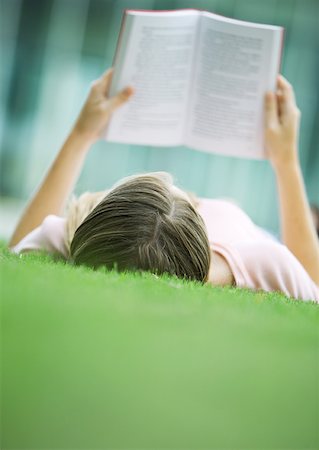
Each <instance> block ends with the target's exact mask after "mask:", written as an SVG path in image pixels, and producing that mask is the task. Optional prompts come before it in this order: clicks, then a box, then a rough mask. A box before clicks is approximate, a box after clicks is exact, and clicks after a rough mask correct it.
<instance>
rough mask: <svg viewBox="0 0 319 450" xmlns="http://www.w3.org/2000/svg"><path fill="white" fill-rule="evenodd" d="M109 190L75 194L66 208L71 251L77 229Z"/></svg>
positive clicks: (68, 243)
mask: <svg viewBox="0 0 319 450" xmlns="http://www.w3.org/2000/svg"><path fill="white" fill-rule="evenodd" d="M107 193H108V191H101V192H85V193H84V194H82V195H80V197H75V196H73V197H72V198H71V200H70V202H69V204H68V206H67V210H66V218H67V220H66V237H65V243H66V247H67V249H68V252H70V245H71V242H72V239H73V236H74V233H75V230H76V229H77V228H78V227H79V226H80V225H81V223H82V222H83V220H84V219H85V218H86V217H87V216H88V215H89V214H90V212H91V211H93V209H94V208H95V207H96V206H97V205H98V204H99V203H100V201H101V200H103V198H104V197H105V196H106V195H107Z"/></svg>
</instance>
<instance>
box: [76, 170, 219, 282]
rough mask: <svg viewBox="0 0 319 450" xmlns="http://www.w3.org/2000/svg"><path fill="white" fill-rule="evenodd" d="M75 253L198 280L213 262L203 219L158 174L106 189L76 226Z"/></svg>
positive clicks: (98, 262)
mask: <svg viewBox="0 0 319 450" xmlns="http://www.w3.org/2000/svg"><path fill="white" fill-rule="evenodd" d="M95 200H97V198H96V199H95ZM70 256H71V259H72V260H73V262H74V263H75V264H85V265H88V266H91V267H94V268H97V267H99V266H105V267H107V268H110V269H112V268H114V267H116V268H117V269H118V270H120V271H123V270H141V271H151V272H153V273H156V274H162V273H169V274H171V275H176V276H178V277H180V278H189V279H193V280H199V281H206V280H207V277H208V271H209V265H210V248H209V242H208V238H207V232H206V229H205V224H204V222H203V219H202V218H201V216H200V215H199V214H198V213H197V211H196V210H195V208H194V207H193V205H192V204H191V203H190V201H188V200H187V199H186V198H182V197H180V196H177V195H174V194H173V192H172V190H171V189H170V183H169V181H167V180H166V179H165V178H163V177H160V176H156V174H154V175H152V174H146V175H139V176H135V177H130V178H128V179H126V180H124V182H122V183H121V184H119V185H117V186H116V187H115V188H113V189H112V190H111V191H109V192H108V193H107V194H106V195H104V197H103V199H102V200H101V201H99V203H98V204H97V205H96V206H95V207H94V208H93V210H92V211H91V212H90V213H89V214H88V215H87V217H86V218H85V219H84V220H83V221H82V223H81V224H80V225H79V226H78V228H77V229H76V231H75V233H74V237H73V239H72V241H71V244H70Z"/></svg>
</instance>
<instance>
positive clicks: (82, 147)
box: [67, 127, 97, 152]
mask: <svg viewBox="0 0 319 450" xmlns="http://www.w3.org/2000/svg"><path fill="white" fill-rule="evenodd" d="M96 140H97V139H96V138H95V137H94V136H92V135H91V134H89V133H83V132H81V131H80V130H78V129H77V128H76V127H74V128H73V129H72V130H71V132H70V134H69V136H68V138H67V141H68V142H71V143H72V144H73V145H72V148H75V149H76V151H77V152H87V151H89V150H90V148H91V146H92V145H93V144H94V143H95V141H96Z"/></svg>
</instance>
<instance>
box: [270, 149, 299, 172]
mask: <svg viewBox="0 0 319 450" xmlns="http://www.w3.org/2000/svg"><path fill="white" fill-rule="evenodd" d="M273 156H274V157H273V158H270V163H271V165H272V167H273V169H274V171H275V172H276V173H277V172H282V171H284V172H286V171H287V170H295V169H296V168H298V167H300V163H299V158H298V151H297V149H296V148H295V147H294V148H290V149H287V151H286V155H285V157H282V158H278V156H277V155H276V154H274V155H273ZM276 156H277V158H276Z"/></svg>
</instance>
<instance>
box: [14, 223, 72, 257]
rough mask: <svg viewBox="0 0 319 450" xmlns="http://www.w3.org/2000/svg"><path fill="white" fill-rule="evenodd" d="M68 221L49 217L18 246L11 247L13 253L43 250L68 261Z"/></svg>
mask: <svg viewBox="0 0 319 450" xmlns="http://www.w3.org/2000/svg"><path fill="white" fill-rule="evenodd" d="M65 235H66V219H65V218H64V217H58V216H54V215H49V216H47V217H46V218H45V219H44V221H43V222H42V224H41V225H40V226H39V227H37V228H35V229H34V230H32V231H31V233H29V234H27V235H26V236H25V237H24V238H23V239H22V240H21V241H20V242H19V243H18V244H17V245H15V246H14V247H11V251H12V252H13V253H23V252H26V251H32V250H33V251H35V250H42V251H46V252H48V253H57V254H60V255H62V256H63V257H64V258H66V259H67V257H68V250H67V247H66V244H65Z"/></svg>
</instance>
